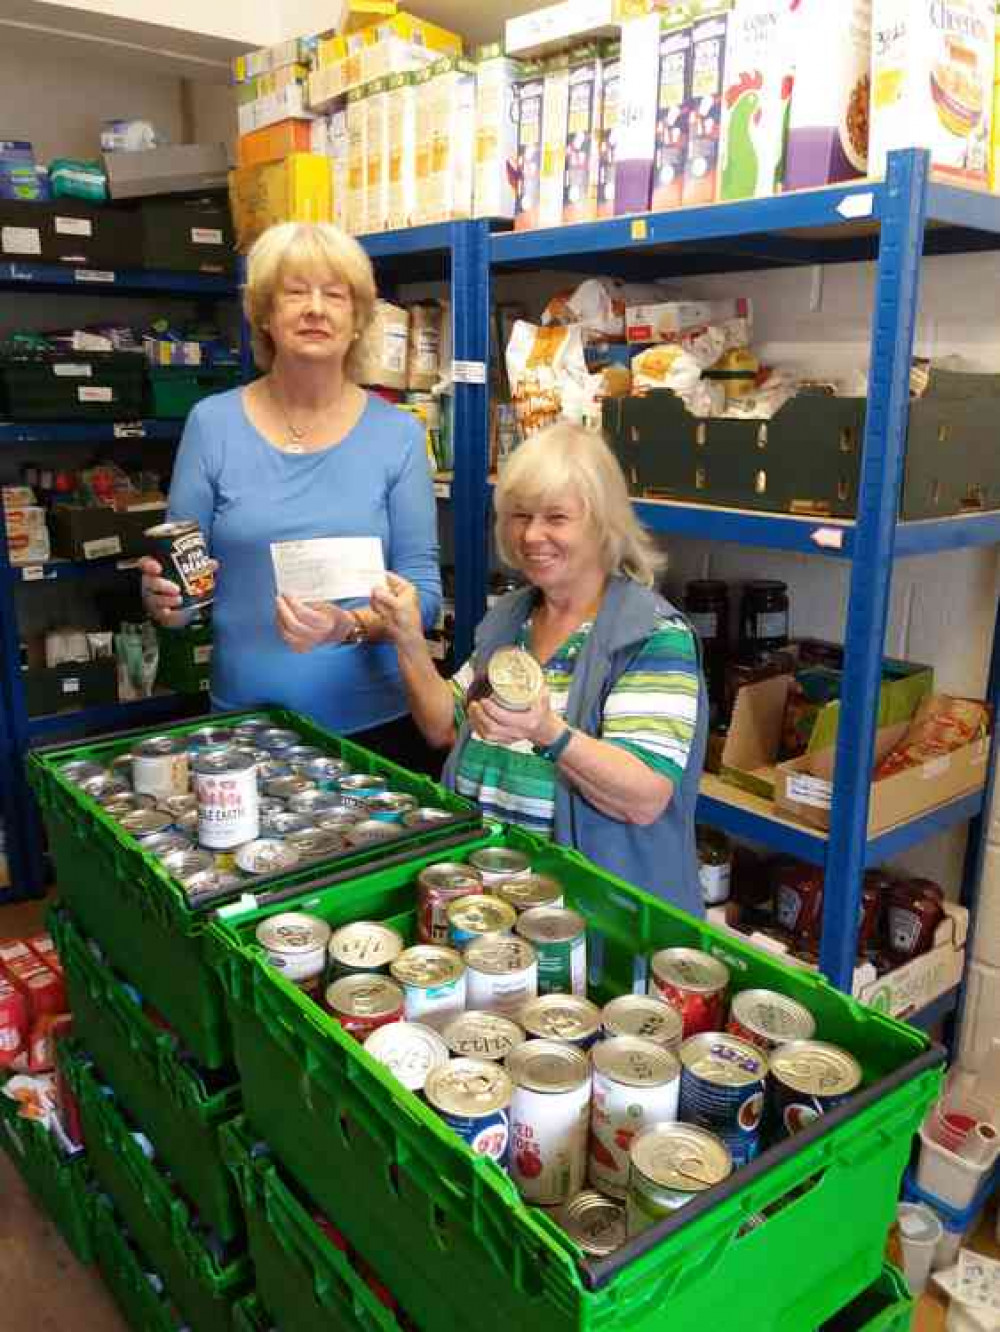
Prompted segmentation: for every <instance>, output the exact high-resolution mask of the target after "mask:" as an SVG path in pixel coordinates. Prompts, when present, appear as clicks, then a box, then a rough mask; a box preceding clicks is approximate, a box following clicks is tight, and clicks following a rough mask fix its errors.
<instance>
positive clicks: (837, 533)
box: [812, 527, 844, 550]
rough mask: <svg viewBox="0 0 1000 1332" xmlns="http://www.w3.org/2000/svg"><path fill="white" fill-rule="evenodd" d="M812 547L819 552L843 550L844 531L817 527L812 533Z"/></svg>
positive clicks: (837, 528)
mask: <svg viewBox="0 0 1000 1332" xmlns="http://www.w3.org/2000/svg"><path fill="white" fill-rule="evenodd" d="M812 542H813V545H816V546H819V548H820V549H821V550H843V549H844V529H843V528H842V527H817V528H816V530H815V532H813V533H812Z"/></svg>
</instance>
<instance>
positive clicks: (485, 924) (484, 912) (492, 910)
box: [447, 893, 517, 948]
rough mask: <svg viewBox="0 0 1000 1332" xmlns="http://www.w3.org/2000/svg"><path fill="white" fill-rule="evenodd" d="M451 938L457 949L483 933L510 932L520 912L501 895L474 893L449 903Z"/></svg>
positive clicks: (449, 935)
mask: <svg viewBox="0 0 1000 1332" xmlns="http://www.w3.org/2000/svg"><path fill="white" fill-rule="evenodd" d="M447 916H448V941H449V943H451V945H452V947H454V948H464V947H465V946H466V945H467V944H470V943H472V942H473V941H474V940H476V939H481V938H482V937H483V935H484V934H509V933H510V931H511V928H512V927H513V924H514V921H515V920H516V919H517V912H516V911H515V910H514V908H513V907H512V906H508V905H507V903H506V902H501V901H500V899H499V897H489V896H488V895H487V894H485V893H473V894H471V895H470V896H468V897H459V898H456V899H455V901H454V902H449V904H448V907H447Z"/></svg>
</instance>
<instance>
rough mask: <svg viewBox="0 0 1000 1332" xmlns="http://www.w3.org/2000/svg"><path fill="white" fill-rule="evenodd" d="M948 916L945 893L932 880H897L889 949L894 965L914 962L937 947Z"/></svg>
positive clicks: (888, 912)
mask: <svg viewBox="0 0 1000 1332" xmlns="http://www.w3.org/2000/svg"><path fill="white" fill-rule="evenodd" d="M943 915H944V893H943V892H942V891H941V888H940V885H939V884H936V883H934V882H933V881H932V880H930V879H897V880H896V881H895V882H894V883H893V884H892V887H891V888H890V889H889V897H888V904H887V910H886V945H887V947H888V951H889V956H890V958H891V959H892V962H893V963H894V965H896V966H899V965H901V964H902V963H904V962H910V961H911V960H912V959H913V958H915V957H920V955H921V954H922V953H927V952H929V951H930V950H931V948H932V947H933V946H934V931H935V930H936V929H937V927H938V925H939V924H940V922H941V918H942V916H943Z"/></svg>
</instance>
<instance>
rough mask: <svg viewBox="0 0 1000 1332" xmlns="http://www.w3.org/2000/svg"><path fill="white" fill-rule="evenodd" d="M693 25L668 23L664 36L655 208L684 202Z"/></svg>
mask: <svg viewBox="0 0 1000 1332" xmlns="http://www.w3.org/2000/svg"><path fill="white" fill-rule="evenodd" d="M691 51H692V46H691V24H690V23H679V24H674V23H667V22H665V23H664V25H663V28H662V30H661V32H660V91H659V95H658V98H657V107H656V156H655V157H654V159H653V195H652V208H653V209H654V211H660V210H662V209H666V208H679V207H680V205H681V203H682V202H683V198H684V164H685V163H686V161H687V150H688V118H689V116H690V112H691V107H690V98H691Z"/></svg>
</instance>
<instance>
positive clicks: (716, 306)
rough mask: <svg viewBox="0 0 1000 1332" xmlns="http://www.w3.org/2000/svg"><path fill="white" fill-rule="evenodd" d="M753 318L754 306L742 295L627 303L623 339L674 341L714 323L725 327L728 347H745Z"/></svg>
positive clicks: (696, 333) (642, 341)
mask: <svg viewBox="0 0 1000 1332" xmlns="http://www.w3.org/2000/svg"><path fill="white" fill-rule="evenodd" d="M752 321H753V306H752V304H751V302H750V301H749V300H747V299H746V297H743V296H740V297H736V298H734V299H733V300H726V301H660V302H658V303H657V304H654V305H630V306H628V307H627V309H626V311H625V338H626V341H627V342H630V343H650V342H655V343H669V344H676V343H679V342H681V341H683V340H684V339H685V338H689V337H696V336H698V334H699V332H700V331H702V330H704V329H706V328H708V327H709V325H713V324H714V325H717V326H720V327H721V326H725V328H726V334H727V337H726V341H727V348H728V346H732V347H748V346H749V345H750V335H751V330H752Z"/></svg>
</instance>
